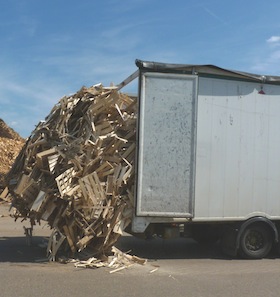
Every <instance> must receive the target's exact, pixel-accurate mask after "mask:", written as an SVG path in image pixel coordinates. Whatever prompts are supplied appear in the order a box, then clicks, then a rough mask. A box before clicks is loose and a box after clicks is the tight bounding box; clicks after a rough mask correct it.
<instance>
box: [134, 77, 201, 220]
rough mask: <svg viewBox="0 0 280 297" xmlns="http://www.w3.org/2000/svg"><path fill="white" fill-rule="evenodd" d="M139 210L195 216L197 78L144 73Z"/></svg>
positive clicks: (137, 195) (139, 161) (142, 84)
mask: <svg viewBox="0 0 280 297" xmlns="http://www.w3.org/2000/svg"><path fill="white" fill-rule="evenodd" d="M139 98H140V100H139V116H138V120H139V122H138V164H137V191H136V215H138V216H161V217H192V216H193V199H194V168H195V167H194V160H195V158H194V152H195V133H196V131H195V130H196V129H195V123H196V105H197V102H196V101H197V77H196V76H193V75H186V74H170V73H151V72H148V73H147V72H144V73H141V75H140V94H139Z"/></svg>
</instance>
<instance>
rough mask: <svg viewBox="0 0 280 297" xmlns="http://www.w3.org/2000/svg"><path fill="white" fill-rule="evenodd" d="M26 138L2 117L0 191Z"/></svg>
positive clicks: (0, 122) (0, 129)
mask: <svg viewBox="0 0 280 297" xmlns="http://www.w3.org/2000/svg"><path fill="white" fill-rule="evenodd" d="M24 142H25V140H24V139H23V138H22V137H21V136H20V135H19V134H18V133H17V132H15V131H14V130H13V129H12V128H10V127H9V126H8V125H7V124H6V123H5V122H4V121H3V120H2V119H0V193H1V191H2V189H3V188H4V178H5V175H6V173H7V172H8V171H9V170H10V169H11V167H12V165H13V163H14V161H15V159H16V157H17V155H18V153H19V152H20V150H21V148H22V146H23V144H24Z"/></svg>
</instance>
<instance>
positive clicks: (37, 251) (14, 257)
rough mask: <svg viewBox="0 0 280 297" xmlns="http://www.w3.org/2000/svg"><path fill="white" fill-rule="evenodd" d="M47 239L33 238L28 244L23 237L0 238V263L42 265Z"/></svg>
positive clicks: (45, 258) (45, 259) (44, 260)
mask: <svg viewBox="0 0 280 297" xmlns="http://www.w3.org/2000/svg"><path fill="white" fill-rule="evenodd" d="M47 240H48V239H47V238H45V237H42V236H33V237H32V242H31V243H30V244H29V243H27V241H26V237H25V236H18V237H0V262H11V263H23V262H26V263H44V262H48V259H47V257H46V250H47Z"/></svg>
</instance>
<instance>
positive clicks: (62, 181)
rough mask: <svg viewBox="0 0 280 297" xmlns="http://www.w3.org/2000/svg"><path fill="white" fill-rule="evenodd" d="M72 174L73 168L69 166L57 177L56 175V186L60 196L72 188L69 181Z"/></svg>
mask: <svg viewBox="0 0 280 297" xmlns="http://www.w3.org/2000/svg"><path fill="white" fill-rule="evenodd" d="M73 176H74V168H73V167H71V168H69V169H67V170H65V171H64V172H63V173H62V174H60V175H59V176H58V177H56V179H55V180H56V183H57V187H58V190H59V192H60V195H61V196H62V197H63V196H64V195H65V194H66V193H67V191H69V190H71V188H72V187H71V183H72V178H73Z"/></svg>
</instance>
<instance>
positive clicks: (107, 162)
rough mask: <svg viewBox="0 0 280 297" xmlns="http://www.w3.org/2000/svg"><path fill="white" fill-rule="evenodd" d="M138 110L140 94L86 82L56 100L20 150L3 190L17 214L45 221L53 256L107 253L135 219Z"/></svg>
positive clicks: (34, 220)
mask: <svg viewBox="0 0 280 297" xmlns="http://www.w3.org/2000/svg"><path fill="white" fill-rule="evenodd" d="M135 112H136V102H135V99H133V98H131V97H128V96H127V95H125V94H121V93H119V92H118V90H117V89H116V88H114V87H112V88H104V87H103V86H102V85H97V86H93V87H90V88H82V89H81V90H80V91H79V92H77V93H76V94H74V95H73V96H69V97H63V98H62V99H61V100H60V101H59V103H58V104H56V105H55V106H54V108H53V109H52V110H51V112H50V114H49V115H48V116H47V117H46V119H45V121H43V122H40V123H39V124H38V126H37V127H36V128H35V130H34V131H33V132H32V134H31V136H30V137H29V139H28V140H27V142H26V144H25V146H24V147H23V149H22V151H21V152H20V154H19V155H18V157H17V159H16V161H15V163H14V165H13V167H12V169H11V170H10V172H9V173H8V175H7V181H8V184H7V189H6V190H5V191H6V192H5V196H7V195H10V196H12V205H13V206H14V207H15V208H16V214H15V217H16V218H18V217H23V218H24V219H25V218H28V219H30V221H31V224H32V225H34V224H35V223H36V222H40V221H41V220H45V221H47V222H48V224H49V225H50V227H51V228H52V229H53V233H52V235H51V236H50V240H49V244H48V253H49V257H50V259H51V260H55V258H56V256H57V254H59V252H60V251H62V252H65V251H67V250H68V251H70V253H72V254H74V253H76V252H80V251H82V250H84V249H85V248H88V249H90V250H91V251H92V254H94V255H96V256H97V257H99V256H101V255H104V254H105V255H106V253H109V252H110V251H111V248H112V245H113V244H114V243H115V242H116V240H117V239H118V237H119V236H120V235H121V234H122V232H123V230H124V229H125V228H126V227H127V226H128V224H129V223H130V221H131V217H132V209H133V199H132V198H131V197H132V196H131V193H133V191H134V190H133V186H134V170H133V168H134V152H135V132H136V115H135ZM7 191H8V193H9V194H8V193H7Z"/></svg>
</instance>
